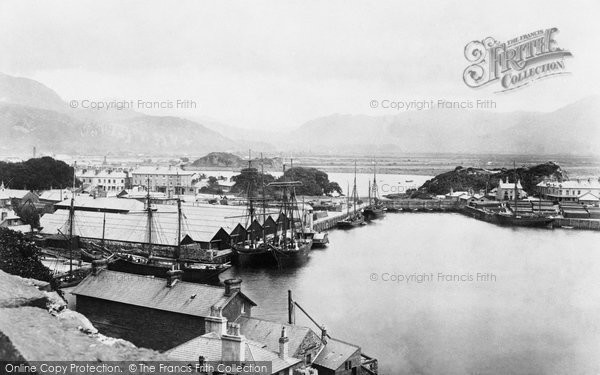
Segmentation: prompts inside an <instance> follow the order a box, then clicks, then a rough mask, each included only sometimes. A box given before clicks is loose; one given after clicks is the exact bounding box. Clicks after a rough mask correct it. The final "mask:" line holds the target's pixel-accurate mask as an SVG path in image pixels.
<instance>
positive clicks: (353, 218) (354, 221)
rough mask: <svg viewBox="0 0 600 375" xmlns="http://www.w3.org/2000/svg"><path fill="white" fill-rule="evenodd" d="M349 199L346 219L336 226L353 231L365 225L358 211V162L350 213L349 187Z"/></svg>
mask: <svg viewBox="0 0 600 375" xmlns="http://www.w3.org/2000/svg"><path fill="white" fill-rule="evenodd" d="M347 191H348V199H347V202H346V218H345V219H343V220H340V221H338V222H337V224H336V226H337V227H338V228H339V229H352V228H356V227H359V226H362V225H365V224H366V223H365V219H364V216H363V214H362V213H361V212H360V211H359V210H357V209H356V202H357V201H358V193H357V191H356V161H355V162H354V186H353V188H352V201H353V202H352V207H353V209H352V212H350V187H349V186H348V189H347Z"/></svg>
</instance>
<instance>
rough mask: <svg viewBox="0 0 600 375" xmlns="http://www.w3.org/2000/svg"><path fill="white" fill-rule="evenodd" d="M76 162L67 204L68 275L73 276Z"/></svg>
mask: <svg viewBox="0 0 600 375" xmlns="http://www.w3.org/2000/svg"><path fill="white" fill-rule="evenodd" d="M76 169H77V162H75V163H74V164H73V190H71V205H70V206H69V276H70V277H72V276H73V221H74V219H75V170H76Z"/></svg>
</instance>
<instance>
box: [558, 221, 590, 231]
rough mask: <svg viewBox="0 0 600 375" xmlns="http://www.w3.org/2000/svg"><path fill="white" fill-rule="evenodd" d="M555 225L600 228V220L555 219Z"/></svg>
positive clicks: (574, 227) (575, 227)
mask: <svg viewBox="0 0 600 375" xmlns="http://www.w3.org/2000/svg"><path fill="white" fill-rule="evenodd" d="M554 227H555V228H560V227H573V229H588V230H600V220H595V219H554Z"/></svg>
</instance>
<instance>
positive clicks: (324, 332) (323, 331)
mask: <svg viewBox="0 0 600 375" xmlns="http://www.w3.org/2000/svg"><path fill="white" fill-rule="evenodd" d="M321 342H322V343H323V344H327V329H325V326H321Z"/></svg>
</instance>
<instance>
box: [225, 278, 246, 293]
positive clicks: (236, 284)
mask: <svg viewBox="0 0 600 375" xmlns="http://www.w3.org/2000/svg"><path fill="white" fill-rule="evenodd" d="M241 290H242V280H241V279H227V280H225V295H226V296H227V297H230V296H232V295H234V294H235V293H237V292H240V291H241Z"/></svg>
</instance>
